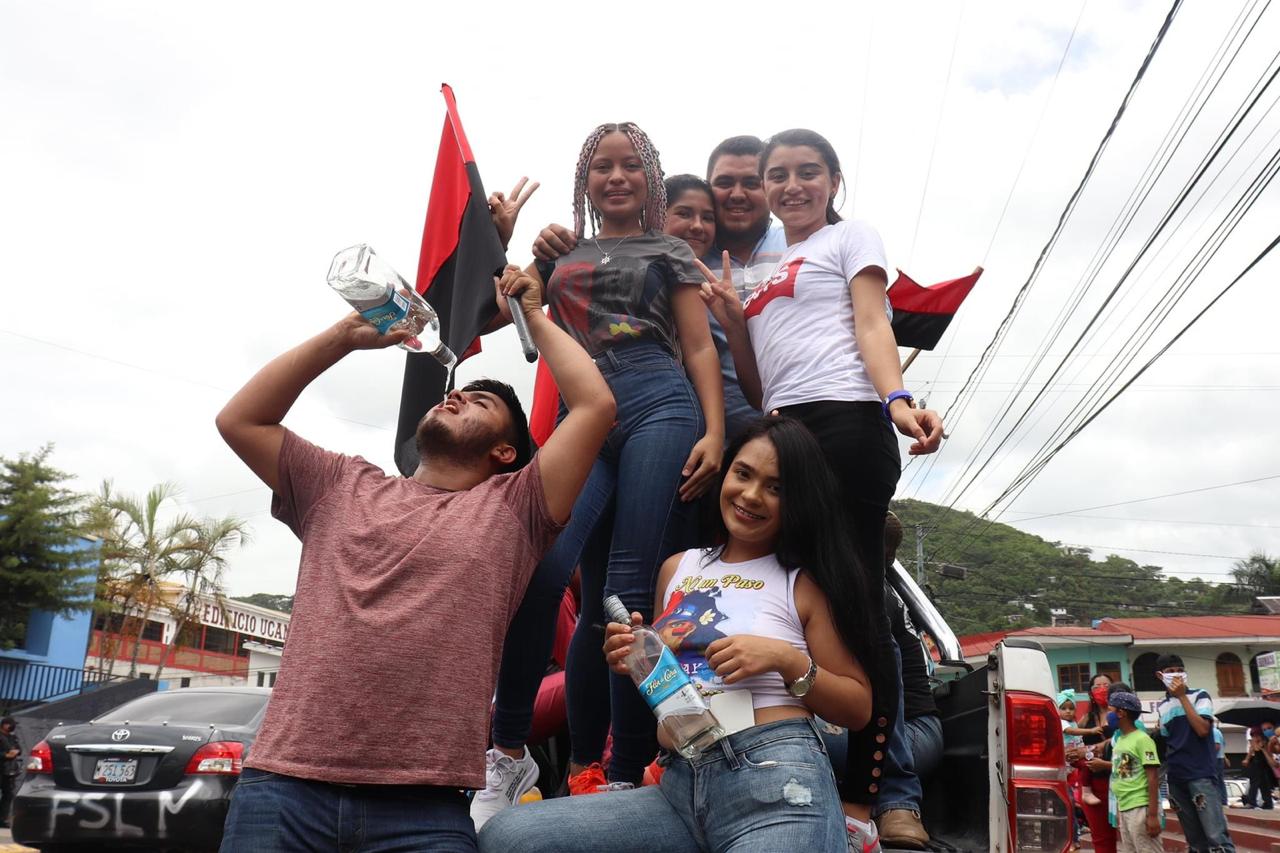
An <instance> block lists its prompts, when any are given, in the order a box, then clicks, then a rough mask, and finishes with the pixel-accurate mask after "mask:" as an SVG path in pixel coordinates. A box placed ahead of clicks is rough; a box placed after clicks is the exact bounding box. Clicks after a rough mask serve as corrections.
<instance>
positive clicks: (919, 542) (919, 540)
mask: <svg viewBox="0 0 1280 853" xmlns="http://www.w3.org/2000/svg"><path fill="white" fill-rule="evenodd" d="M916 583H918V584H920V586H924V525H923V524H917V525H916Z"/></svg>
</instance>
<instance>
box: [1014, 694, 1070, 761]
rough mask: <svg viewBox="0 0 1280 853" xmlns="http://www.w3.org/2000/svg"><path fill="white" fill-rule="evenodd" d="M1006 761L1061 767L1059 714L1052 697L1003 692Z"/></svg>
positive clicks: (1063, 755)
mask: <svg viewBox="0 0 1280 853" xmlns="http://www.w3.org/2000/svg"><path fill="white" fill-rule="evenodd" d="M1005 708H1006V712H1005V713H1006V722H1007V726H1006V731H1007V732H1008V743H1009V745H1008V753H1009V763H1010V764H1011V765H1013V764H1037V765H1041V766H1044V765H1048V766H1053V767H1065V766H1066V763H1067V761H1066V755H1065V753H1064V751H1063V741H1062V718H1061V717H1059V716H1058V709H1057V708H1055V707H1054V706H1053V700H1052V699H1048V698H1046V697H1044V696H1040V695H1039V694H1036V693H1017V692H1014V691H1009V692H1008V693H1006V694H1005Z"/></svg>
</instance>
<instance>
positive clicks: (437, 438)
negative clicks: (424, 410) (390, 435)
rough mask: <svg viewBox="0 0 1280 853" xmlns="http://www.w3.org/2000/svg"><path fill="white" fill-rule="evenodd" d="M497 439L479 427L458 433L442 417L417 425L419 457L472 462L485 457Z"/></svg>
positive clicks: (456, 462)
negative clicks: (451, 429)
mask: <svg viewBox="0 0 1280 853" xmlns="http://www.w3.org/2000/svg"><path fill="white" fill-rule="evenodd" d="M496 441H497V437H496V436H493V435H487V434H485V432H484V430H481V429H478V428H476V427H471V428H469V429H465V430H464V431H463V432H461V433H460V434H457V435H455V434H454V433H453V432H452V431H450V429H449V427H448V425H447V424H445V423H444V422H443V421H442V420H441V419H440V418H427V419H425V420H424V421H423V422H422V424H421V425H420V426H419V427H418V434H417V444H418V458H419V459H420V460H422V461H424V462H425V461H427V460H436V461H440V462H452V463H454V464H459V465H470V464H474V463H475V462H477V461H478V460H480V459H483V458H484V457H485V456H486V455H487V454H488V453H489V449H490V448H492V447H493V445H494V443H495V442H496Z"/></svg>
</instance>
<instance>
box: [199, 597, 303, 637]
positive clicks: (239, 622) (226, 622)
mask: <svg viewBox="0 0 1280 853" xmlns="http://www.w3.org/2000/svg"><path fill="white" fill-rule="evenodd" d="M200 622H201V623H202V624H204V625H210V626H212V627H214V628H224V629H226V630H228V631H236V632H238V633H241V634H247V635H249V636H252V637H262V638H264V639H268V640H276V641H278V642H281V643H283V642H284V641H285V640H287V639H289V622H288V620H285V619H277V618H275V617H273V616H267V615H266V614H263V613H254V612H252V611H250V610H241V609H240V608H238V607H236V606H234V605H229V606H227V607H218V605H217V604H216V603H214V602H209V601H206V602H205V603H204V604H203V605H201V607H200Z"/></svg>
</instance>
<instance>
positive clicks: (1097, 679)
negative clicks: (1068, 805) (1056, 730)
mask: <svg viewBox="0 0 1280 853" xmlns="http://www.w3.org/2000/svg"><path fill="white" fill-rule="evenodd" d="M1110 687H1111V678H1110V677H1108V676H1107V675H1104V674H1103V673H1101V672H1100V673H1098V674H1097V675H1095V676H1094V677H1093V679H1092V680H1091V681H1090V682H1089V712H1088V714H1086V716H1085V719H1084V724H1083V726H1082V728H1086V729H1091V730H1093V732H1094V733H1092V734H1087V735H1084V738H1083V740H1084V746H1085V753H1084V758H1083V760H1082V763H1081V772H1080V776H1081V778H1080V785H1081V794H1080V808H1081V810H1082V811H1084V819H1085V823H1087V824H1088V825H1089V838H1090V841H1091V842H1092V843H1093V849H1094V850H1096V851H1098V853H1116V831H1115V827H1113V826H1112V825H1111V822H1110V821H1109V820H1108V819H1107V794H1108V792H1109V790H1110V779H1111V762H1110V761H1108V760H1107V757H1106V751H1107V749H1108V748H1109V746H1110V744H1109V743H1108V740H1109V738H1110V732H1109V731H1107V730H1106V723H1107V692H1108V690H1109V689H1110Z"/></svg>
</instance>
